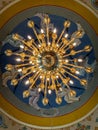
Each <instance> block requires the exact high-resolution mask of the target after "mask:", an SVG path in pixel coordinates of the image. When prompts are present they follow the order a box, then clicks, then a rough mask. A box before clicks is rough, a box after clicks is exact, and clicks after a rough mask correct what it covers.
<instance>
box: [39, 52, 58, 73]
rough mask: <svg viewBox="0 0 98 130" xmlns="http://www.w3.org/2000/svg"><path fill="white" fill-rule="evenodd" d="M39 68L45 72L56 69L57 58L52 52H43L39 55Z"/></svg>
mask: <svg viewBox="0 0 98 130" xmlns="http://www.w3.org/2000/svg"><path fill="white" fill-rule="evenodd" d="M40 60H41V64H40V65H41V66H42V67H43V69H45V70H47V71H51V70H54V69H56V68H57V66H58V56H57V54H56V53H55V52H53V51H49V52H47V51H45V52H43V53H42V55H41V59H40Z"/></svg>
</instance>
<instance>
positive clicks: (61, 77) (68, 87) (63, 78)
mask: <svg viewBox="0 0 98 130" xmlns="http://www.w3.org/2000/svg"><path fill="white" fill-rule="evenodd" d="M59 74H60V75H59V76H60V78H61V79H62V82H63V80H64V78H63V76H64V77H65V75H64V74H63V73H62V75H63V76H62V75H61V73H60V72H59ZM64 84H65V85H66V87H67V88H68V89H70V87H69V85H68V84H67V82H66V83H64Z"/></svg>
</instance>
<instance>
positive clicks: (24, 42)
mask: <svg viewBox="0 0 98 130" xmlns="http://www.w3.org/2000/svg"><path fill="white" fill-rule="evenodd" d="M20 41H21V42H22V43H23V44H24V45H25V46H26V47H28V48H29V49H31V50H33V48H32V47H31V45H32V44H27V43H28V42H29V43H30V41H27V42H26V41H25V40H20Z"/></svg>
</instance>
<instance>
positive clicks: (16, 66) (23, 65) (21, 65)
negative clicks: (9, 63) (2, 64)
mask: <svg viewBox="0 0 98 130" xmlns="http://www.w3.org/2000/svg"><path fill="white" fill-rule="evenodd" d="M28 65H29V64H28V63H23V64H20V65H15V68H16V69H18V68H20V67H25V66H28Z"/></svg>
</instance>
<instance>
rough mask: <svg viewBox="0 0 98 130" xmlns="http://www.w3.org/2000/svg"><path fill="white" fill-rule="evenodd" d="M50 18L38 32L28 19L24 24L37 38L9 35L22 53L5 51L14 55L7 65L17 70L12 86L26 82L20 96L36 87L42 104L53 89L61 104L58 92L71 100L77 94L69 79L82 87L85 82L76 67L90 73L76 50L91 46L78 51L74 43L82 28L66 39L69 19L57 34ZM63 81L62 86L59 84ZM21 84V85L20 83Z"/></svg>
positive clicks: (46, 101)
mask: <svg viewBox="0 0 98 130" xmlns="http://www.w3.org/2000/svg"><path fill="white" fill-rule="evenodd" d="M50 21H51V19H50V18H49V16H46V17H44V20H43V24H44V28H41V29H40V32H38V31H37V30H36V28H35V23H34V21H32V20H29V21H28V22H27V26H28V27H29V28H31V29H32V30H33V32H34V35H35V37H36V38H34V39H33V38H32V37H30V36H29V39H28V40H27V39H24V38H23V37H22V36H20V35H19V34H13V35H12V38H13V40H15V41H19V42H20V43H21V44H20V48H22V49H23V51H22V52H14V51H12V50H10V49H7V50H5V54H6V56H15V60H16V64H14V65H13V64H7V65H6V67H5V69H6V70H7V71H11V70H13V68H14V69H15V70H17V73H14V74H13V79H11V85H13V86H17V85H18V83H19V82H20V81H21V80H23V79H24V78H26V79H27V80H26V81H25V85H28V86H29V87H28V88H27V90H25V91H24V92H23V97H24V98H27V97H29V96H30V91H31V90H32V89H34V88H37V90H38V92H39V93H43V95H44V96H43V99H42V103H43V105H47V104H48V103H49V98H48V97H49V96H51V93H52V91H54V92H55V95H56V96H55V102H56V103H57V104H61V103H62V97H61V96H60V94H59V93H60V92H62V91H63V89H64V88H66V89H65V91H66V92H67V94H68V97H69V98H71V100H72V99H73V97H76V95H77V93H76V91H75V90H73V89H72V88H71V87H70V83H71V84H74V80H72V78H74V79H76V80H78V81H79V82H80V84H81V85H82V86H86V85H87V80H86V79H85V78H80V77H79V74H80V72H79V70H84V71H85V72H87V73H91V72H92V68H91V67H89V66H81V65H80V63H81V62H83V58H81V57H78V54H79V53H81V54H82V53H84V52H86V53H88V52H90V51H91V49H92V47H91V46H90V45H86V46H84V48H82V49H81V50H77V49H76V48H77V46H79V45H80V44H81V41H80V38H82V37H83V35H84V31H83V30H82V29H79V30H77V31H75V32H73V33H72V35H71V36H70V38H68V33H66V30H67V29H68V28H69V27H70V25H71V22H70V21H69V20H66V21H65V22H64V28H63V29H62V31H61V33H60V35H58V34H57V29H56V28H53V29H50V23H51V22H50ZM62 84H63V85H62ZM20 87H21V86H20Z"/></svg>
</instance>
